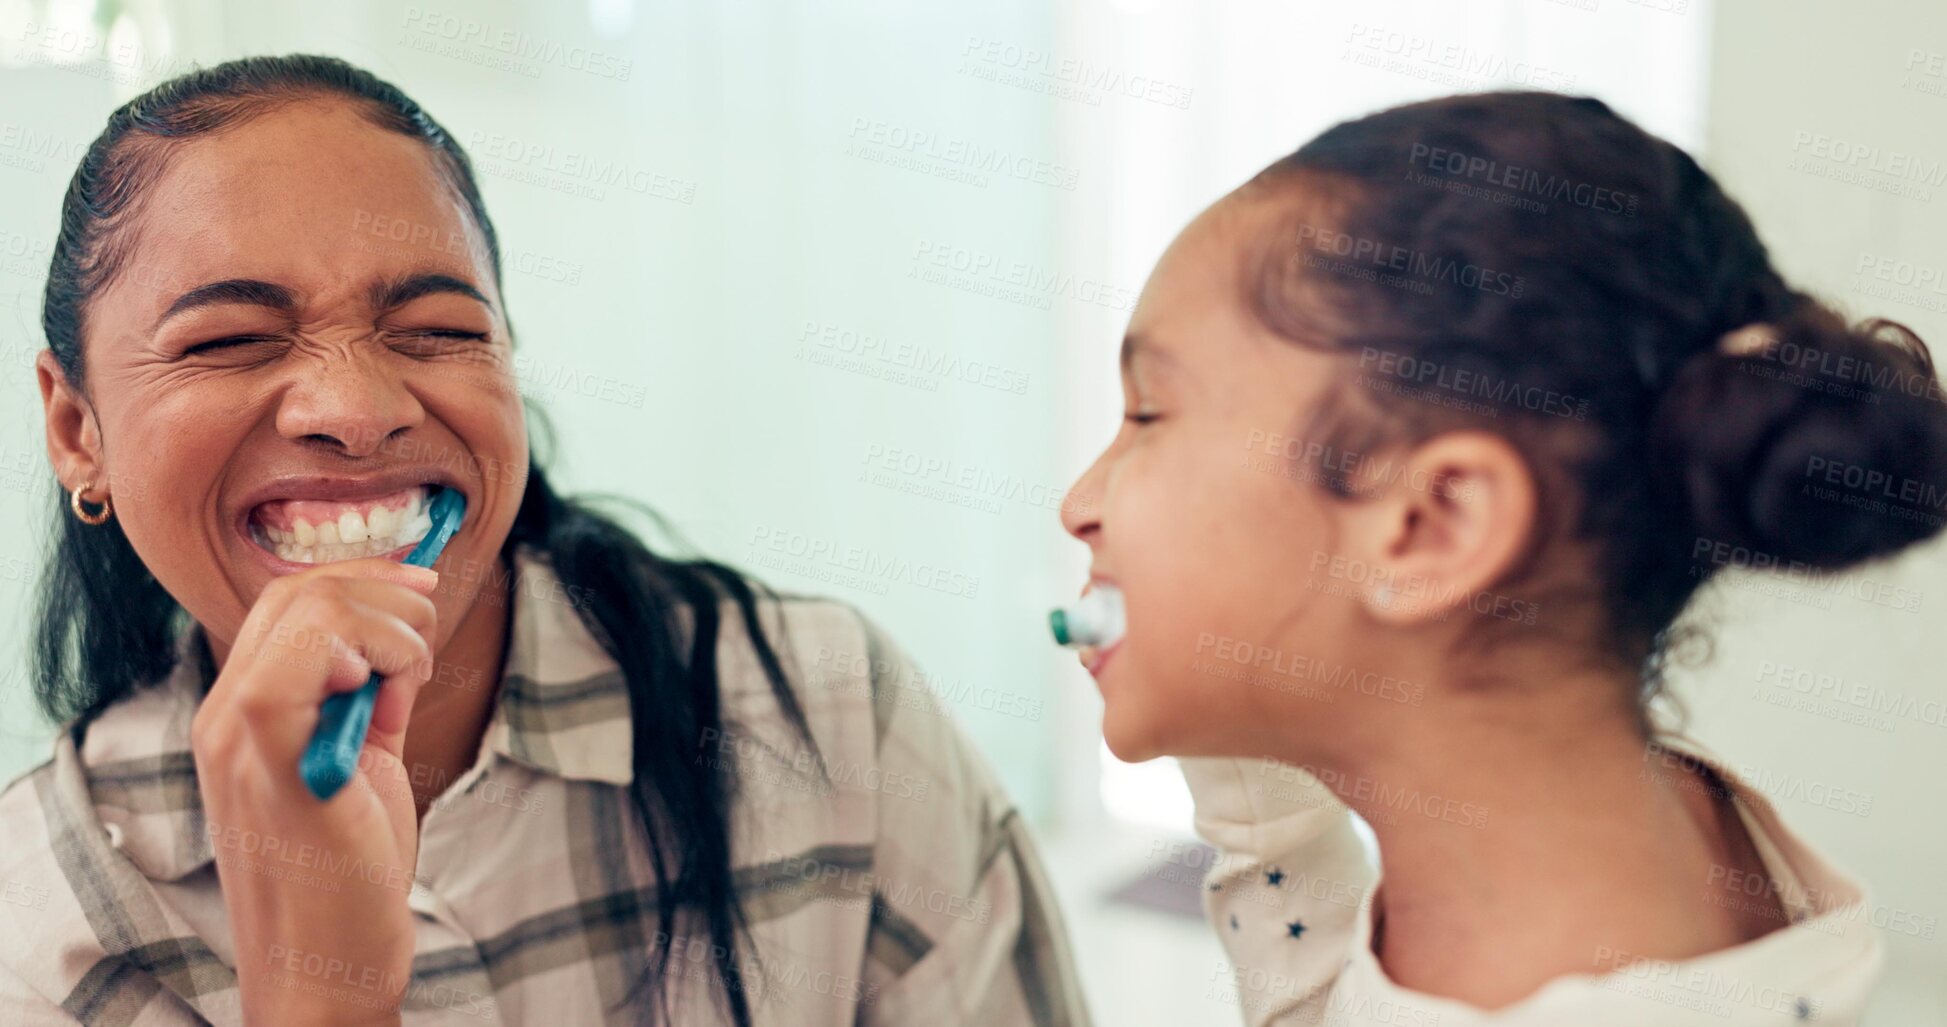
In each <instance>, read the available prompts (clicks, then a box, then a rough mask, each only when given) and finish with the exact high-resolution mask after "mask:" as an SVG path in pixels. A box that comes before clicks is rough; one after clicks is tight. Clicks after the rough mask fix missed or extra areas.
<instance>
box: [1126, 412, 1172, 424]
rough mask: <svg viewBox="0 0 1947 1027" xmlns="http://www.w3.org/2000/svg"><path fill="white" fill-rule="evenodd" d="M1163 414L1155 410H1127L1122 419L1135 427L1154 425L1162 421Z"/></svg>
mask: <svg viewBox="0 0 1947 1027" xmlns="http://www.w3.org/2000/svg"><path fill="white" fill-rule="evenodd" d="M1162 417H1163V415H1162V414H1160V413H1158V412H1156V411H1154V410H1125V411H1123V414H1122V419H1123V420H1125V421H1128V422H1129V423H1130V424H1134V425H1145V424H1153V423H1155V422H1156V421H1159V420H1161V419H1162Z"/></svg>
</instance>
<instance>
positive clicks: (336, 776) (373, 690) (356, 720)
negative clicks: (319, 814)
mask: <svg viewBox="0 0 1947 1027" xmlns="http://www.w3.org/2000/svg"><path fill="white" fill-rule="evenodd" d="M465 516H466V497H465V496H463V495H461V494H460V493H459V492H458V491H456V490H454V489H441V490H440V491H439V494H438V495H435V496H434V497H433V500H432V506H431V508H430V510H429V512H428V517H429V518H430V519H431V520H432V522H433V525H432V527H431V528H430V529H429V530H428V531H427V532H426V537H425V538H423V539H420V540H419V544H418V545H416V546H414V547H413V549H412V552H411V553H410V554H409V555H407V557H406V558H405V561H404V562H406V563H409V564H411V565H413V566H414V567H431V566H432V565H433V561H434V560H437V559H439V553H440V550H442V549H445V548H446V542H447V540H448V539H450V538H452V537H453V533H454V532H456V531H459V530H460V521H461V520H462V519H464V517H465ZM379 678H380V675H379V673H378V672H377V671H373V672H372V676H371V678H370V679H369V680H367V681H366V682H365V685H364V687H362V688H360V689H359V690H358V691H356V692H339V693H337V694H335V695H331V696H327V697H326V698H325V701H324V703H323V704H322V705H321V706H319V708H318V727H317V730H315V731H313V732H311V741H310V743H309V744H308V745H306V746H305V747H304V757H303V758H302V759H300V760H299V761H298V773H299V774H300V775H301V776H303V778H304V784H305V786H306V787H308V788H310V789H311V794H312V795H315V796H317V797H318V798H319V799H320V800H324V799H329V798H331V797H332V796H334V795H337V794H338V790H339V789H340V788H343V787H345V784H346V782H348V781H350V780H351V779H352V775H353V774H355V773H357V772H358V754H359V752H360V751H362V750H363V749H364V748H365V733H366V731H367V730H369V729H370V728H371V726H372V707H373V705H375V704H376V703H377V702H378V701H379Z"/></svg>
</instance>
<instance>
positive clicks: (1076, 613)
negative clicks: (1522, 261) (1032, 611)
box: [1048, 585, 1123, 648]
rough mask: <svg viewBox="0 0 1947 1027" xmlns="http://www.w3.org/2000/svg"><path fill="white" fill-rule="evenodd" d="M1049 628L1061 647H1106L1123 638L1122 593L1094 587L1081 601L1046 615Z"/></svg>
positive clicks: (1112, 586)
mask: <svg viewBox="0 0 1947 1027" xmlns="http://www.w3.org/2000/svg"><path fill="white" fill-rule="evenodd" d="M1048 627H1049V628H1050V629H1051V630H1053V631H1054V633H1055V641H1056V642H1059V643H1060V644H1062V645H1066V646H1073V647H1076V648H1080V647H1082V646H1090V645H1092V646H1096V647H1098V648H1099V647H1101V646H1106V645H1109V644H1110V643H1113V642H1114V641H1115V640H1116V639H1119V638H1121V637H1122V628H1123V621H1122V590H1121V589H1119V588H1116V587H1115V586H1114V585H1096V586H1095V587H1094V588H1091V589H1089V590H1088V591H1087V592H1085V593H1083V595H1082V597H1081V598H1080V599H1077V600H1075V601H1074V602H1072V603H1069V604H1068V605H1067V606H1062V607H1058V608H1056V609H1054V610H1052V611H1050V612H1049V614H1048Z"/></svg>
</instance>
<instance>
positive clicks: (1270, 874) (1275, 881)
mask: <svg viewBox="0 0 1947 1027" xmlns="http://www.w3.org/2000/svg"><path fill="white" fill-rule="evenodd" d="M1264 881H1265V883H1266V884H1269V885H1270V886H1271V887H1273V888H1276V887H1277V886H1278V885H1281V884H1283V883H1284V871H1282V870H1279V869H1278V868H1277V867H1272V868H1271V869H1269V870H1266V871H1265V872H1264Z"/></svg>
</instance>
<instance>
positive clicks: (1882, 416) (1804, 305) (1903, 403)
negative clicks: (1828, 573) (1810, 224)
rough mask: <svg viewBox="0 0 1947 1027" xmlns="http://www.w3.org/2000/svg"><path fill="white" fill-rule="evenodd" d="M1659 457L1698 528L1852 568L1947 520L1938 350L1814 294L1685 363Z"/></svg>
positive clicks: (1663, 401)
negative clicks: (1849, 320)
mask: <svg viewBox="0 0 1947 1027" xmlns="http://www.w3.org/2000/svg"><path fill="white" fill-rule="evenodd" d="M1650 455H1651V459H1652V460H1653V461H1655V463H1656V472H1657V474H1658V478H1659V480H1661V481H1663V482H1664V483H1666V485H1667V486H1669V487H1671V488H1674V489H1676V490H1677V491H1678V495H1677V496H1674V497H1673V499H1674V501H1675V502H1676V504H1677V505H1679V506H1687V507H1688V509H1689V511H1690V516H1691V519H1692V523H1693V525H1694V526H1695V529H1696V531H1697V534H1698V537H1700V538H1703V539H1708V540H1710V541H1711V542H1713V543H1725V544H1729V545H1732V546H1742V547H1746V548H1749V549H1751V550H1754V551H1755V552H1757V553H1760V554H1763V555H1764V557H1766V558H1769V559H1770V560H1773V561H1776V562H1779V563H1784V562H1789V561H1796V562H1799V563H1802V564H1808V565H1811V566H1815V567H1823V568H1837V567H1844V566H1847V565H1850V564H1853V563H1857V562H1859V561H1862V560H1866V559H1871V558H1873V557H1877V556H1884V555H1888V554H1891V553H1894V552H1896V551H1898V550H1900V549H1901V548H1904V547H1905V546H1907V545H1909V544H1911V543H1913V542H1917V541H1919V540H1921V539H1924V538H1927V537H1929V536H1931V535H1933V534H1934V533H1935V532H1937V531H1939V530H1940V527H1941V524H1942V522H1943V520H1947V402H1944V401H1943V399H1942V396H1941V390H1940V385H1939V382H1938V380H1937V379H1936V378H1935V377H1934V369H1933V363H1932V361H1931V359H1930V358H1929V357H1928V354H1927V349H1926V346H1925V345H1924V344H1923V343H1921V341H1920V339H1919V338H1918V337H1917V336H1915V335H1914V334H1913V332H1912V331H1911V330H1909V329H1907V328H1906V327H1904V326H1902V325H1899V324H1897V323H1894V322H1891V321H1884V320H1877V319H1876V320H1871V321H1867V322H1864V323H1862V324H1861V325H1859V326H1858V327H1857V328H1849V327H1848V326H1847V325H1846V323H1845V321H1844V320H1843V319H1842V318H1841V317H1840V316H1839V315H1838V314H1836V313H1834V312H1833V311H1831V310H1830V309H1828V308H1826V307H1824V306H1822V305H1820V304H1819V303H1817V302H1815V301H1811V300H1809V299H1806V300H1803V301H1802V302H1800V303H1799V304H1798V306H1797V308H1796V309H1795V310H1794V311H1793V312H1792V313H1791V314H1790V315H1789V316H1787V317H1785V318H1781V319H1777V320H1774V321H1771V322H1768V323H1767V324H1765V325H1762V326H1755V325H1754V326H1744V327H1743V328H1741V329H1740V330H1737V331H1733V332H1730V333H1726V335H1724V336H1723V337H1722V338H1721V339H1719V340H1718V341H1717V342H1716V343H1715V344H1714V345H1713V346H1712V347H1711V348H1710V349H1708V350H1706V351H1704V352H1701V353H1699V354H1697V355H1696V356H1695V357H1693V358H1692V359H1691V360H1689V361H1688V362H1687V363H1685V364H1684V365H1683V366H1682V367H1680V368H1679V369H1678V370H1677V372H1676V374H1675V375H1674V377H1673V378H1672V380H1671V381H1670V383H1669V385H1668V386H1667V387H1666V388H1665V390H1664V392H1663V394H1662V396H1661V397H1660V398H1659V399H1658V400H1657V404H1656V410H1655V414H1654V416H1653V417H1652V419H1651V424H1650Z"/></svg>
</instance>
